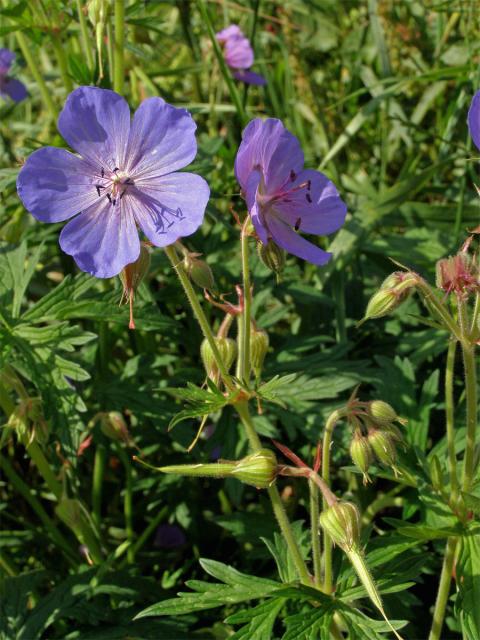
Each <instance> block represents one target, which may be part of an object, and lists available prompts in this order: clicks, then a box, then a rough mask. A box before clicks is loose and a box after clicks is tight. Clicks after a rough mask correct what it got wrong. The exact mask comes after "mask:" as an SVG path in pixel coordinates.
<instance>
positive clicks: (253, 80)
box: [233, 69, 267, 87]
mask: <svg viewBox="0 0 480 640" xmlns="http://www.w3.org/2000/svg"><path fill="white" fill-rule="evenodd" d="M233 77H234V78H235V80H240V82H244V83H245V84H254V85H257V86H259V87H263V86H265V85H266V84H267V81H266V79H265V78H264V77H263V76H262V75H260V74H259V73H255V72H254V71H248V70H245V69H244V70H240V71H235V73H234V74H233Z"/></svg>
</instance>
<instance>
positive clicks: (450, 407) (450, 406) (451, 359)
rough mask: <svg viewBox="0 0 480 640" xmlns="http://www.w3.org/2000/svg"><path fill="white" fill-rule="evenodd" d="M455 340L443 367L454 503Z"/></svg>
mask: <svg viewBox="0 0 480 640" xmlns="http://www.w3.org/2000/svg"><path fill="white" fill-rule="evenodd" d="M456 349H457V341H456V340H455V339H453V338H452V339H451V340H450V343H449V345H448V351H447V363H446V367H445V424H446V431H447V448H448V465H449V473H450V489H451V492H452V501H453V503H455V501H456V498H457V495H458V479H457V456H456V454H455V423H454V411H455V405H454V399H453V378H454V368H455V353H456Z"/></svg>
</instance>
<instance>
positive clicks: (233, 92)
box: [197, 0, 248, 125]
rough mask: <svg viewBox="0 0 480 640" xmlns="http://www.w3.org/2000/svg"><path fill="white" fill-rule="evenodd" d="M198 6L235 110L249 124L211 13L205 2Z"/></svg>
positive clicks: (241, 119)
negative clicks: (216, 33) (217, 36)
mask: <svg viewBox="0 0 480 640" xmlns="http://www.w3.org/2000/svg"><path fill="white" fill-rule="evenodd" d="M197 6H198V8H199V11H200V14H201V16H202V19H203V21H204V23H205V25H206V27H207V31H208V35H209V36H210V40H211V42H212V46H213V50H214V52H215V55H216V57H217V60H218V64H219V65H220V69H221V71H222V74H223V77H224V78H225V82H226V83H227V86H228V90H229V92H230V97H231V98H232V101H233V103H234V105H235V109H236V110H237V113H238V117H239V118H240V122H241V123H242V125H244V124H246V122H247V119H248V118H247V114H246V113H245V109H244V108H243V103H242V99H241V97H240V94H239V92H238V90H237V87H236V86H235V83H234V81H233V78H232V74H231V73H230V70H229V68H228V66H227V63H226V62H225V58H224V56H223V51H222V49H221V48H220V45H219V43H218V40H217V38H216V36H215V29H214V28H213V24H212V20H211V18H210V13H209V11H208V9H207V7H206V5H205V3H204V1H203V0H197Z"/></svg>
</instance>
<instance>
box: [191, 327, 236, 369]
mask: <svg viewBox="0 0 480 640" xmlns="http://www.w3.org/2000/svg"><path fill="white" fill-rule="evenodd" d="M215 344H216V345H217V348H218V350H219V352H220V355H221V357H222V360H223V361H224V363H225V367H226V368H227V371H228V370H229V369H230V367H231V366H232V364H233V362H234V360H235V358H236V357H237V343H236V342H235V340H232V339H231V338H219V337H216V338H215ZM200 355H201V357H202V362H203V366H204V367H205V371H206V372H207V375H208V377H209V378H216V377H218V368H217V363H216V361H215V357H214V355H213V351H212V347H211V346H210V343H209V342H208V340H207V339H206V338H205V339H204V340H203V342H202V344H201V346H200Z"/></svg>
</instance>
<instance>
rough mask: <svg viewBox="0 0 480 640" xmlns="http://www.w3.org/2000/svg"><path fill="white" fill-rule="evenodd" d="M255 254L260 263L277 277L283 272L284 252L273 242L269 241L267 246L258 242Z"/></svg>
mask: <svg viewBox="0 0 480 640" xmlns="http://www.w3.org/2000/svg"><path fill="white" fill-rule="evenodd" d="M257 253H258V257H259V258H260V260H261V262H263V264H264V265H265V266H266V267H267V269H270V271H273V272H274V273H276V274H277V275H279V274H280V273H281V272H282V271H283V267H284V266H285V251H284V250H283V249H281V248H280V247H279V246H278V245H277V244H275V242H273V240H269V241H268V242H267V244H263V243H262V242H259V243H258V244H257Z"/></svg>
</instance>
